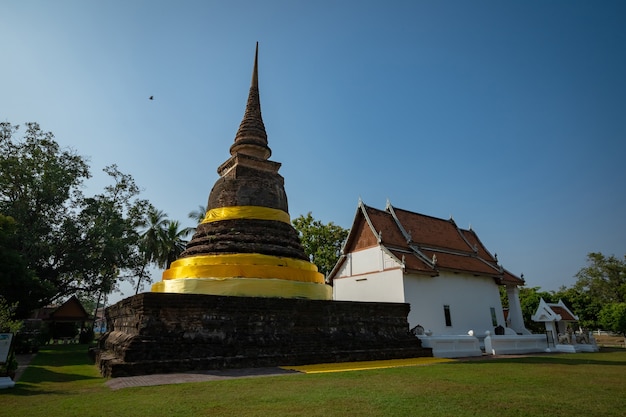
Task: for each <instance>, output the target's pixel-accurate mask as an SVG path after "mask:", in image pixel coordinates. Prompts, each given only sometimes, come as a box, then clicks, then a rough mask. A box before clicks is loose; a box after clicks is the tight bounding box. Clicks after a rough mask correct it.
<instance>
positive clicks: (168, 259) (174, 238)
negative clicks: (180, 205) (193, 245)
mask: <svg viewBox="0 0 626 417" xmlns="http://www.w3.org/2000/svg"><path fill="white" fill-rule="evenodd" d="M179 228H180V222H179V221H178V220H174V221H168V222H167V228H166V229H165V230H164V233H163V235H162V236H161V245H162V246H161V254H160V257H159V259H158V260H157V264H158V266H159V267H161V268H169V267H170V265H171V264H172V262H174V261H175V260H176V259H177V258H178V256H179V255H180V254H181V253H183V251H184V250H185V247H186V246H187V240H185V239H184V238H185V237H187V235H189V234H190V233H191V232H192V230H193V229H192V228H191V227H185V228H184V229H180V230H179Z"/></svg>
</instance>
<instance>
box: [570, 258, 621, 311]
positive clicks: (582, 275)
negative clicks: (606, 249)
mask: <svg viewBox="0 0 626 417" xmlns="http://www.w3.org/2000/svg"><path fill="white" fill-rule="evenodd" d="M576 278H577V281H576V284H575V285H574V288H576V289H577V290H579V291H581V292H587V293H588V294H589V296H590V297H591V298H592V299H593V300H596V301H598V302H599V303H601V304H606V303H614V302H615V303H623V302H626V255H625V256H624V259H618V258H616V257H615V256H613V255H611V256H609V257H608V258H607V257H606V256H604V255H603V254H601V253H596V252H592V253H590V254H588V255H587V266H586V267H584V268H582V269H581V270H580V271H578V273H577V274H576Z"/></svg>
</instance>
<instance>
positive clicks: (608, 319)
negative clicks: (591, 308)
mask: <svg viewBox="0 0 626 417" xmlns="http://www.w3.org/2000/svg"><path fill="white" fill-rule="evenodd" d="M599 316H600V317H599V318H600V324H601V325H602V327H603V328H604V329H606V330H610V331H612V332H614V333H617V334H620V335H622V336H623V337H624V339H626V303H610V304H607V305H605V306H604V307H602V310H600V314H599Z"/></svg>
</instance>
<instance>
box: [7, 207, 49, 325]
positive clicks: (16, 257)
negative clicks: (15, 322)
mask: <svg viewBox="0 0 626 417" xmlns="http://www.w3.org/2000/svg"><path fill="white" fill-rule="evenodd" d="M16 227H17V226H16V222H15V220H14V219H13V218H12V217H8V216H4V215H2V214H0V294H2V295H4V297H6V298H8V299H9V300H11V302H12V303H14V304H15V305H14V313H15V315H16V316H17V317H21V318H23V317H26V316H27V315H28V314H29V313H30V312H31V311H32V310H33V309H35V308H37V307H38V306H39V305H38V303H37V300H39V299H41V298H45V297H46V296H47V294H50V293H52V292H54V288H50V287H49V286H48V285H46V283H44V282H41V281H40V280H39V279H38V277H37V276H36V275H35V274H34V273H33V271H31V270H30V269H28V266H27V262H26V260H25V259H24V258H23V257H22V255H21V254H20V253H19V252H18V251H17V250H15V249H13V248H14V247H15V246H16V236H15V231H16Z"/></svg>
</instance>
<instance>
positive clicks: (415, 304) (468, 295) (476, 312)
mask: <svg viewBox="0 0 626 417" xmlns="http://www.w3.org/2000/svg"><path fill="white" fill-rule="evenodd" d="M404 294H405V299H406V301H407V302H409V303H410V304H411V311H410V313H409V326H410V327H411V328H413V327H414V326H417V325H418V324H419V325H421V326H422V327H424V329H425V330H430V331H432V333H433V335H442V334H443V335H453V334H461V335H466V334H467V332H468V331H469V330H473V331H474V334H475V335H476V336H478V337H484V335H485V331H491V332H492V333H493V331H494V328H495V327H496V326H498V325H501V326H502V327H506V324H505V321H504V313H503V312H502V303H501V302H500V292H499V290H498V286H497V284H496V283H495V282H494V280H493V279H491V278H484V277H476V276H469V275H464V274H453V273H444V274H442V275H440V276H437V277H426V276H421V275H405V279H404ZM444 306H449V311H450V324H451V325H450V326H447V325H446V318H445V313H444ZM492 308H493V314H495V320H496V323H495V325H494V323H493V320H492V310H491V309H492Z"/></svg>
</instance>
